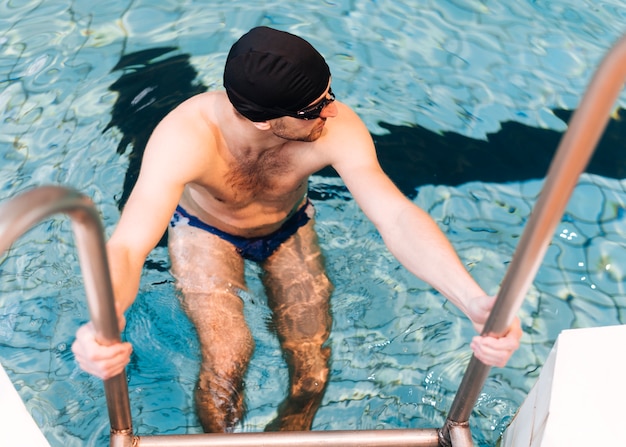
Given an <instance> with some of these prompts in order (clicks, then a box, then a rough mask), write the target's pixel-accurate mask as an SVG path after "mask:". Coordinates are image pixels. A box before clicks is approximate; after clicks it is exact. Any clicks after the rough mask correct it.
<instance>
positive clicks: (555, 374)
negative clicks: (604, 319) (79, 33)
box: [501, 325, 626, 447]
mask: <svg viewBox="0 0 626 447" xmlns="http://www.w3.org/2000/svg"><path fill="white" fill-rule="evenodd" d="M625 346H626V325H625V326H605V327H598V328H592V329H572V330H566V331H563V332H561V334H560V335H559V337H558V339H557V341H556V343H555V345H554V347H553V348H552V351H551V352H550V355H549V356H548V359H547V360H546V363H545V364H544V366H543V368H542V370H541V374H540V376H539V379H538V380H537V383H536V384H535V386H533V388H532V389H531V390H530V392H529V393H528V396H527V397H526V399H525V400H524V403H523V404H522V405H521V407H520V409H519V411H518V412H517V415H516V416H515V418H514V420H513V422H512V423H511V424H510V425H509V427H508V428H507V430H506V432H505V433H504V436H503V438H502V446H501V447H527V446H528V447H557V446H568V447H578V446H580V447H583V446H584V447H588V446H626V430H624V426H623V424H624V403H625V402H626V350H625V349H624V347H625Z"/></svg>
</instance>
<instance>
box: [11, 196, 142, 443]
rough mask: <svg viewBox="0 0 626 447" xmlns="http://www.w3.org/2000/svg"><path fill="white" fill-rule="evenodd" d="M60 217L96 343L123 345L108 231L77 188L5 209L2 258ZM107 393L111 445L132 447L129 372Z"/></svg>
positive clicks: (108, 384) (110, 383) (109, 384)
mask: <svg viewBox="0 0 626 447" xmlns="http://www.w3.org/2000/svg"><path fill="white" fill-rule="evenodd" d="M57 213H64V214H67V215H69V217H70V218H71V221H72V229H73V231H74V236H75V238H76V246H77V250H78V257H79V262H80V266H81V270H82V273H83V278H84V284H85V292H86V295H87V304H88V307H89V314H90V317H91V321H92V322H93V325H94V329H95V332H96V339H97V340H98V342H99V343H100V344H103V345H111V344H113V343H117V342H120V340H121V339H120V330H119V326H118V321H117V315H116V313H115V304H114V300H113V288H112V286H111V280H110V275H109V265H108V262H107V256H106V249H105V243H104V231H103V228H102V223H101V221H100V217H99V215H98V213H97V211H96V209H95V207H94V205H93V203H92V201H91V200H90V199H89V198H87V197H85V196H83V195H82V194H80V193H79V192H77V191H75V190H73V189H69V188H65V187H61V186H42V187H39V188H36V189H33V190H31V191H28V192H25V193H22V194H20V195H18V196H16V197H14V198H13V199H11V200H9V201H8V202H6V203H4V204H2V205H0V254H2V253H4V252H5V251H6V250H8V249H9V248H10V246H11V245H12V244H13V242H15V240H17V239H18V238H19V237H20V236H22V235H23V234H24V233H26V232H27V231H28V230H29V229H31V227H33V226H34V225H35V224H37V223H39V222H40V221H41V220H43V219H45V218H46V217H48V216H50V215H52V214H57ZM104 391H105V395H106V401H107V407H108V411H109V419H110V422H111V445H112V446H113V445H115V446H117V447H130V446H131V445H132V432H133V430H132V421H131V415H130V403H129V398H128V385H127V382H126V373H125V372H122V373H121V374H119V375H117V376H115V377H113V378H111V379H108V380H105V381H104Z"/></svg>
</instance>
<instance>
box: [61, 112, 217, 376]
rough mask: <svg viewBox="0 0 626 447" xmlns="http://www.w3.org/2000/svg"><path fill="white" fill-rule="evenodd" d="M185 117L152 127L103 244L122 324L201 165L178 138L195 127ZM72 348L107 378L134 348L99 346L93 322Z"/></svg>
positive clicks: (188, 143)
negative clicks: (117, 216)
mask: <svg viewBox="0 0 626 447" xmlns="http://www.w3.org/2000/svg"><path fill="white" fill-rule="evenodd" d="M178 115H179V116H180V115H183V114H178ZM184 118H185V117H184V116H180V117H177V116H176V115H175V116H174V117H168V118H166V119H165V121H164V122H163V123H161V124H160V125H159V126H158V127H157V128H156V129H155V131H154V133H153V135H152V137H151V138H150V142H149V143H148V146H147V147H146V151H145V154H144V159H143V161H142V165H141V171H140V175H139V178H138V179H137V183H136V185H135V187H134V188H133V191H132V193H131V195H130V197H129V199H128V202H127V203H126V205H125V207H124V210H123V211H122V215H121V217H120V221H119V223H118V225H117V227H116V228H115V231H114V232H113V235H112V236H111V238H110V240H109V241H108V243H107V256H108V260H109V270H110V273H111V282H112V285H113V294H114V297H115V304H116V308H117V312H118V318H119V319H120V322H121V325H120V326H122V327H123V321H124V317H123V313H124V311H125V310H126V309H128V308H129V307H130V306H131V304H132V303H133V301H134V300H135V297H136V295H137V292H138V290H139V284H140V279H141V272H142V269H143V265H144V262H145V260H146V257H147V256H148V254H149V253H150V251H151V250H152V249H153V248H154V247H155V246H156V244H157V243H158V241H159V239H160V238H161V236H162V235H163V233H164V231H166V229H167V226H168V223H169V220H170V218H171V216H172V214H173V212H174V210H175V208H176V205H177V204H178V202H179V200H180V197H181V195H182V193H183V189H184V187H185V185H186V184H187V183H188V182H190V181H193V180H194V178H195V177H196V176H197V175H198V169H200V167H199V166H200V165H201V164H202V163H199V160H198V159H197V158H196V157H195V156H194V153H195V152H196V150H197V149H196V148H194V147H193V146H194V143H196V146H199V145H198V144H197V141H194V140H189V141H184V140H185V138H184V137H181V136H180V135H181V134H182V135H187V137H188V138H187V139H189V138H192V137H193V135H194V132H193V129H185V123H184ZM185 130H187V132H185ZM196 140H197V138H196ZM204 147H205V148H206V146H204ZM122 327H121V328H122ZM121 328H120V329H121ZM72 351H73V352H74V355H75V358H76V360H77V362H78V363H79V365H80V367H81V368H82V369H83V370H85V371H86V372H88V373H90V374H93V375H95V376H97V377H100V378H101V379H108V378H110V377H113V376H115V375H117V374H119V373H120V372H122V370H123V369H124V367H125V366H126V364H127V363H128V361H129V360H130V354H131V351H132V348H131V346H130V344H129V343H117V344H114V345H111V346H103V345H100V344H99V343H98V341H97V340H96V337H95V331H94V328H93V325H92V324H91V323H87V324H85V325H84V326H82V327H81V328H80V329H79V330H78V332H77V333H76V341H75V342H74V344H73V345H72Z"/></svg>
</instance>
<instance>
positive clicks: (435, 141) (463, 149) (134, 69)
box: [105, 47, 626, 245]
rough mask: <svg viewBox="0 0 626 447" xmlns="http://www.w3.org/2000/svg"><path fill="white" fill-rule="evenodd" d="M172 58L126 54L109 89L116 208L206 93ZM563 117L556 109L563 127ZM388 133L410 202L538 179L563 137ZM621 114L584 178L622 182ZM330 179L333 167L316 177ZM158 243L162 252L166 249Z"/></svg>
mask: <svg viewBox="0 0 626 447" xmlns="http://www.w3.org/2000/svg"><path fill="white" fill-rule="evenodd" d="M175 51H177V48H175V47H163V48H154V49H150V50H144V51H140V52H137V53H132V54H128V55H125V56H124V57H122V59H121V60H120V61H119V63H118V64H117V65H116V66H115V68H114V69H113V70H114V71H121V72H122V75H121V76H120V78H119V79H118V80H117V81H116V82H115V83H113V84H112V85H111V86H110V87H109V90H111V91H114V92H116V93H117V94H118V98H117V101H116V102H115V104H114V106H113V111H112V113H111V121H110V122H109V124H108V125H107V127H106V129H105V131H106V130H108V129H110V128H111V127H114V126H115V127H117V128H118V129H119V130H120V131H121V133H122V139H121V141H120V143H119V145H118V148H117V151H118V153H120V154H123V153H125V152H126V151H127V148H128V146H131V153H130V154H129V159H130V162H129V166H128V170H127V172H126V176H125V181H124V187H123V191H122V192H121V195H120V197H119V199H118V205H119V207H120V208H121V207H122V206H123V205H124V203H125V202H126V200H127V198H128V195H129V193H130V191H131V189H132V187H133V186H134V184H135V181H136V179H137V175H138V172H139V166H140V163H141V158H142V156H143V151H144V149H145V146H146V143H147V142H148V138H149V137H150V133H151V132H152V130H153V129H154V127H155V126H156V125H157V123H158V122H159V121H160V120H161V119H162V118H163V117H164V116H165V115H166V114H167V113H168V112H169V111H171V110H172V109H173V108H174V107H176V106H177V105H178V104H180V103H181V102H182V101H184V100H185V99H187V98H189V97H191V96H193V95H195V94H198V93H201V92H204V91H206V90H207V87H206V86H204V85H202V84H201V83H195V82H194V80H195V79H196V76H197V72H196V70H195V69H194V67H193V66H192V65H191V64H190V63H189V55H187V54H178V55H174V56H170V57H167V58H162V56H164V55H166V54H168V53H172V52H175ZM572 113H573V112H572V111H569V110H554V114H555V115H556V116H558V117H559V118H560V119H562V120H563V121H564V122H568V121H569V119H570V117H571V116H572ZM380 126H381V127H383V128H384V129H386V130H387V131H388V133H387V134H385V135H372V136H373V138H374V142H375V143H376V148H377V151H378V156H379V159H380V163H381V165H382V167H383V169H384V170H385V172H387V174H388V175H389V176H390V177H391V179H392V180H393V181H394V182H395V183H396V185H398V187H399V188H400V189H401V190H402V192H403V193H404V194H406V195H407V196H409V197H411V198H412V197H414V196H415V195H416V188H418V187H419V186H421V185H425V184H438V185H449V186H456V185H460V184H463V183H467V182H471V181H481V182H487V183H505V182H513V181H525V180H530V179H540V178H543V177H544V176H545V174H546V172H547V170H548V166H549V163H550V160H551V159H552V156H553V155H554V152H555V151H556V148H557V146H558V143H559V141H560V139H561V137H562V132H558V131H555V130H550V129H541V128H536V127H531V126H528V125H525V124H521V123H518V122H505V123H502V125H501V129H500V130H499V131H498V132H496V133H492V134H488V135H487V139H486V140H477V139H473V138H469V137H466V136H463V135H460V134H458V133H455V132H442V133H437V132H433V131H430V130H428V129H426V128H424V127H421V126H418V125H415V126H397V125H393V124H388V123H380ZM625 146H626V111H625V110H624V109H619V110H618V111H617V112H616V113H615V114H614V116H613V117H612V119H611V120H610V122H609V124H608V127H607V130H606V131H605V133H604V136H603V138H602V140H601V141H600V144H599V147H598V148H597V150H596V152H595V154H594V156H593V158H592V160H591V162H590V164H589V166H588V167H587V170H586V172H589V173H593V174H598V175H602V176H604V177H609V178H617V179H621V178H624V177H626V147H625ZM318 174H319V175H322V176H327V177H335V176H336V175H337V174H336V172H335V171H334V170H333V169H332V168H325V169H323V170H322V171H320V172H319V173H318ZM344 193H345V191H338V190H337V189H336V187H329V189H324V190H316V191H311V196H312V198H314V199H317V200H323V199H326V198H329V197H332V196H335V195H336V194H340V195H344ZM164 242H165V241H164V239H163V240H162V241H161V243H160V245H162V244H163V243H164Z"/></svg>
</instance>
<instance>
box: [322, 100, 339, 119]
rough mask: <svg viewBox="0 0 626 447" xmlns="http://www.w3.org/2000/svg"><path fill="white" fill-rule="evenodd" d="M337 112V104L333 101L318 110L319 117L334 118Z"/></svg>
mask: <svg viewBox="0 0 626 447" xmlns="http://www.w3.org/2000/svg"><path fill="white" fill-rule="evenodd" d="M337 113H339V110H338V109H337V104H335V102H334V101H333V102H331V103H330V104H328V105H327V106H326V107H324V108H323V109H322V111H321V112H320V117H321V118H334V117H336V116H337Z"/></svg>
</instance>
